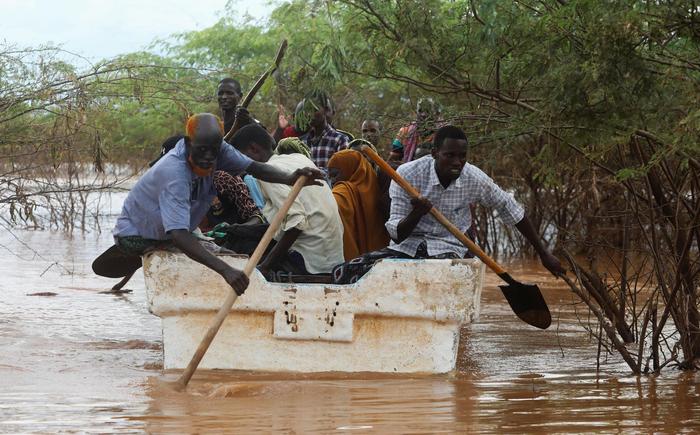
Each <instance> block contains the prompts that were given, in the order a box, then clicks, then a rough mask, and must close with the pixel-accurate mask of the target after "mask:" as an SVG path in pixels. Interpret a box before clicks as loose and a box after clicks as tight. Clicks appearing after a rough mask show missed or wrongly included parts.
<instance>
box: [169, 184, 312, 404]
mask: <svg viewBox="0 0 700 435" xmlns="http://www.w3.org/2000/svg"><path fill="white" fill-rule="evenodd" d="M306 178H307V177H306V176H301V177H299V178H298V179H297V181H296V183H294V186H293V187H292V190H291V192H289V196H287V199H286V200H285V201H284V203H283V204H282V206H281V207H280V209H279V211H278V212H277V214H276V215H275V217H274V218H273V219H272V222H270V226H269V227H268V228H267V231H265V234H263V237H262V239H261V240H260V243H258V247H257V248H255V251H253V255H251V256H250V258H249V259H248V262H247V263H246V265H245V267H244V268H243V273H245V274H246V276H248V277H250V275H251V273H252V272H253V270H255V266H257V264H258V262H259V261H260V258H261V257H262V256H263V253H265V249H267V245H269V244H270V241H271V240H272V237H273V236H274V235H275V233H276V232H277V230H278V229H279V227H280V226H281V225H282V221H283V220H284V218H285V217H287V212H288V211H289V208H290V207H291V206H292V204H293V203H294V200H295V199H296V197H297V195H299V192H300V191H301V188H302V187H304V184H305V183H306ZM237 297H238V296H237V295H236V292H235V291H233V289H232V290H231V291H230V292H229V294H228V296H227V297H226V300H225V301H224V303H223V304H222V305H221V308H220V309H219V312H218V313H216V316H215V317H214V319H213V320H212V322H211V323H210V325H209V330H207V333H206V334H205V335H204V338H202V342H201V343H199V346H198V347H197V350H196V351H195V353H194V355H193V356H192V359H191V360H190V363H189V364H187V368H185V371H184V372H183V373H182V375H180V378H179V379H178V380H177V381H175V385H174V387H175V388H176V389H178V390H184V389H185V388H187V383H188V382H189V381H190V379H191V378H192V375H193V374H194V372H195V370H197V366H198V365H199V362H200V361H201V360H202V358H204V354H205V353H206V352H207V350H208V349H209V345H211V342H212V340H214V337H215V336H216V334H217V332H219V328H221V324H222V323H224V320H225V319H226V316H228V315H229V313H230V312H231V307H232V306H233V303H234V302H236V298H237Z"/></svg>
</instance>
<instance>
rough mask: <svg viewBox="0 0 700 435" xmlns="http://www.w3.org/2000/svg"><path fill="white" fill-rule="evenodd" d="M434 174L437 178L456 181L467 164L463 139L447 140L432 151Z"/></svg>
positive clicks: (465, 144)
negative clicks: (435, 173)
mask: <svg viewBox="0 0 700 435" xmlns="http://www.w3.org/2000/svg"><path fill="white" fill-rule="evenodd" d="M432 154H433V158H434V159H435V172H437V174H438V177H440V178H442V179H448V180H456V179H457V178H459V176H460V174H461V173H462V169H463V168H464V165H465V164H467V141H466V140H464V139H453V138H447V139H445V140H444V141H443V142H442V145H440V147H439V148H438V149H433V152H432Z"/></svg>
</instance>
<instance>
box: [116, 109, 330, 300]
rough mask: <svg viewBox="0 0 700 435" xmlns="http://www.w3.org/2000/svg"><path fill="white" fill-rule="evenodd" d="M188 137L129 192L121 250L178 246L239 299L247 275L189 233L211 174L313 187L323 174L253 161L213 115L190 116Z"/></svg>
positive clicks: (210, 190)
mask: <svg viewBox="0 0 700 435" xmlns="http://www.w3.org/2000/svg"><path fill="white" fill-rule="evenodd" d="M185 130H186V136H185V137H184V138H183V139H181V140H180V141H179V142H178V143H177V145H175V148H174V149H173V151H171V152H169V153H168V154H166V155H165V156H163V158H161V159H160V160H158V162H157V163H156V164H155V165H153V167H152V168H150V169H149V170H148V171H147V172H146V174H145V175H144V176H143V177H141V179H140V180H139V181H138V182H137V183H136V185H135V186H134V187H133V189H131V191H130V192H129V195H128V196H127V198H126V200H125V201H124V205H123V207H122V211H121V215H120V216H119V218H118V219H117V223H116V225H115V227H114V231H113V234H114V238H115V242H116V245H117V247H118V248H119V249H120V250H121V251H123V252H124V253H125V254H126V255H142V254H144V253H146V252H148V251H150V250H153V249H160V248H163V247H167V246H169V245H174V246H175V247H177V248H179V249H180V250H181V251H182V252H184V253H185V254H186V255H187V256H188V257H190V258H191V259H193V260H195V261H197V262H199V263H201V264H203V265H205V266H207V267H209V268H210V269H212V270H213V271H215V272H217V273H218V274H220V275H221V276H222V277H223V278H224V279H225V280H226V282H227V283H228V284H229V285H231V287H233V289H234V290H235V291H236V293H237V294H238V295H241V294H243V292H244V291H245V289H246V288H247V287H248V277H247V276H246V275H245V274H244V273H243V272H242V271H240V270H238V269H235V268H233V267H231V266H229V265H228V264H227V263H225V262H224V261H222V260H221V259H219V258H217V257H216V256H214V255H212V254H211V253H210V252H209V251H207V250H206V249H205V248H204V247H203V246H202V245H201V244H200V243H199V241H198V240H197V239H196V238H195V237H194V236H193V235H192V234H191V231H194V230H195V229H196V228H197V225H199V223H200V222H201V220H202V218H203V217H204V215H205V214H206V213H207V210H208V209H209V205H210V204H211V201H212V199H213V198H214V195H216V191H215V189H214V185H213V181H212V173H213V172H214V170H215V169H217V168H220V169H224V170H226V171H229V172H231V173H234V174H240V173H242V172H243V171H246V172H248V173H250V174H253V175H254V176H255V177H256V178H258V179H261V180H266V181H268V182H269V183H284V184H288V185H292V184H294V182H295V181H296V179H297V178H299V177H300V176H302V175H305V176H308V177H309V180H308V181H307V185H313V184H315V183H316V180H317V179H320V178H323V174H322V173H321V172H320V171H319V170H318V169H316V168H311V167H307V168H295V170H293V171H286V170H281V169H278V168H276V167H274V166H271V165H267V164H265V163H260V162H254V161H252V160H251V159H250V158H248V157H246V156H244V155H243V154H241V153H240V152H239V151H237V150H236V149H234V148H233V147H232V146H231V145H229V144H228V143H226V142H224V140H223V134H224V132H223V125H222V123H221V120H220V119H219V118H218V117H217V116H215V115H212V114H211V113H200V114H197V115H193V116H191V117H190V118H189V119H188V120H187V124H186V128H185Z"/></svg>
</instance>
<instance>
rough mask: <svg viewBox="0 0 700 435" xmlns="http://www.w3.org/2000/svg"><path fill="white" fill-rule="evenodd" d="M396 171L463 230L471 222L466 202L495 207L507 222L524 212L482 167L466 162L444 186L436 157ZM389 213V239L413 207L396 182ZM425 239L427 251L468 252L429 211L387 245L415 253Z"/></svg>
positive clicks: (410, 163) (432, 252) (512, 221)
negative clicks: (402, 236) (404, 235)
mask: <svg viewBox="0 0 700 435" xmlns="http://www.w3.org/2000/svg"><path fill="white" fill-rule="evenodd" d="M397 172H398V173H399V174H400V175H401V176H403V177H404V178H405V179H406V181H408V182H409V183H411V184H412V185H413V187H415V188H416V189H417V190H418V191H419V192H420V193H421V195H423V196H424V197H426V198H428V199H429V200H430V202H432V203H433V206H434V207H435V208H437V209H438V210H439V211H440V212H441V213H442V214H443V215H445V217H446V218H447V219H448V220H449V221H450V222H452V223H453V224H454V225H455V226H456V227H457V228H459V229H460V231H462V232H466V231H467V229H469V227H470V226H471V224H472V215H471V211H470V209H469V205H470V204H472V203H476V204H481V205H484V206H486V207H489V208H494V209H496V211H497V212H498V216H499V217H500V219H501V220H502V221H503V222H504V223H505V224H507V225H515V224H516V223H518V222H520V221H521V220H522V218H523V217H524V216H525V210H524V209H523V207H522V206H521V205H520V204H518V202H517V201H515V199H514V198H513V195H511V194H509V193H507V192H505V191H504V190H503V189H501V188H500V187H499V186H498V185H497V184H496V183H494V181H493V180H492V179H491V178H490V177H489V176H488V175H486V174H485V173H484V172H483V171H482V170H481V169H479V168H477V167H476V166H473V165H470V164H469V163H467V164H466V165H464V168H463V169H462V173H461V174H460V176H459V178H458V179H456V180H455V181H453V182H452V183H450V185H449V186H447V189H445V188H444V187H442V184H440V180H439V179H438V176H437V173H436V172H435V160H434V159H433V158H432V156H424V157H422V158H420V159H418V160H414V161H412V162H409V163H405V164H403V165H401V166H399V168H398V170H397ZM389 195H390V196H391V214H390V216H389V220H388V221H387V223H386V228H387V230H388V231H389V235H390V236H391V238H392V239H395V238H396V237H397V233H396V228H397V226H398V224H399V222H401V220H403V219H404V218H405V217H406V216H407V215H408V214H409V213H410V212H411V210H412V209H413V206H412V205H411V197H410V196H409V195H408V193H406V192H405V191H404V190H403V189H402V188H401V187H400V186H399V185H398V184H396V183H395V182H393V181H392V182H391V186H390V187H389ZM422 242H426V244H427V249H428V255H431V256H432V255H438V254H442V253H446V252H454V253H456V254H457V255H459V256H460V257H463V256H464V255H465V254H466V253H467V248H466V247H464V245H463V244H462V242H460V241H459V240H457V238H455V237H454V236H453V235H452V233H450V232H449V231H448V230H447V229H446V228H445V227H443V226H442V224H440V222H438V221H437V220H436V219H435V218H434V217H433V216H432V215H430V214H426V215H425V216H423V217H422V218H421V220H420V221H419V222H418V225H416V228H415V229H414V230H413V232H412V233H411V235H410V236H408V237H407V238H406V239H405V240H404V241H403V242H401V243H395V242H394V241H393V240H392V241H391V243H390V244H389V248H391V249H393V250H395V251H400V252H403V253H405V254H408V255H415V254H416V250H417V249H418V246H419V245H420V244H421V243H422Z"/></svg>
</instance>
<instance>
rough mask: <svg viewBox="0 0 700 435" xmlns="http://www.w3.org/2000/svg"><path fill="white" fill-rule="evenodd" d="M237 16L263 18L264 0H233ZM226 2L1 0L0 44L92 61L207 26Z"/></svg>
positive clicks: (220, 13)
mask: <svg viewBox="0 0 700 435" xmlns="http://www.w3.org/2000/svg"><path fill="white" fill-rule="evenodd" d="M233 4H234V5H236V6H237V8H238V10H239V11H240V16H239V17H238V18H242V17H243V15H244V13H246V12H247V13H248V14H249V15H251V16H253V17H254V18H256V19H264V18H265V17H266V16H267V15H268V14H269V12H270V11H271V10H272V6H269V5H268V1H267V0H259V1H255V0H233ZM225 6H226V0H0V17H2V25H0V41H3V42H6V43H9V44H12V45H16V46H17V47H18V48H24V47H29V46H34V47H35V46H38V45H41V44H46V43H54V44H61V45H62V48H64V49H65V50H68V51H72V52H75V53H78V54H80V55H82V56H85V57H87V58H89V59H90V60H92V61H96V60H99V59H104V58H109V57H112V56H115V55H117V54H122V53H129V52H133V51H138V50H141V49H143V48H145V47H146V46H147V45H148V44H150V43H151V42H153V40H155V39H158V38H165V37H167V36H168V35H170V34H172V33H175V32H182V31H188V30H198V29H203V28H206V27H209V26H211V25H213V24H214V23H216V22H217V21H218V20H219V18H221V16H222V13H223V11H224V7H225Z"/></svg>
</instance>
